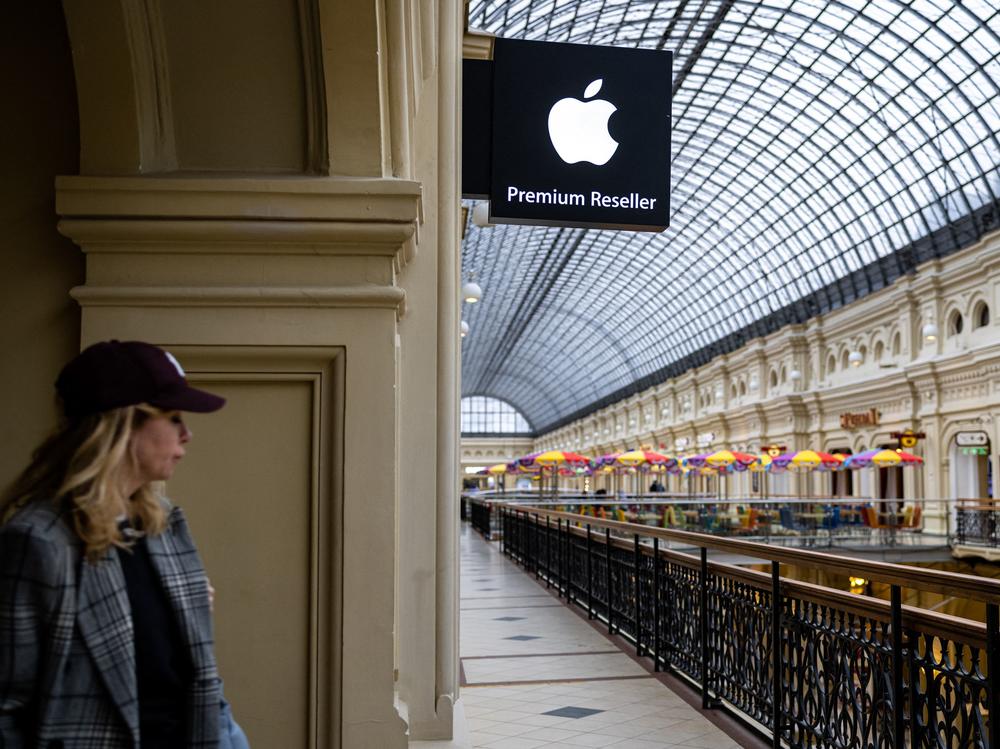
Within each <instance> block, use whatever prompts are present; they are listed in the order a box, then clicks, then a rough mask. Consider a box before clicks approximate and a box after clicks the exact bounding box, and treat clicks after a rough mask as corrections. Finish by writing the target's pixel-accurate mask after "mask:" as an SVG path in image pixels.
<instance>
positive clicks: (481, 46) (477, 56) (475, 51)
mask: <svg viewBox="0 0 1000 749" xmlns="http://www.w3.org/2000/svg"><path fill="white" fill-rule="evenodd" d="M493 39H494V37H493V35H492V34H490V33H488V32H486V31H476V30H475V29H469V30H467V31H466V32H465V34H464V35H463V37H462V57H463V58H465V59H466V60H492V59H493Z"/></svg>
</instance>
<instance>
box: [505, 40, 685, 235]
mask: <svg viewBox="0 0 1000 749" xmlns="http://www.w3.org/2000/svg"><path fill="white" fill-rule="evenodd" d="M672 61H673V55H672V53H670V52H664V51H656V50H648V49H631V48H622V47H600V46H589V45H582V44H562V43H553V42H529V41H523V40H519V39H503V38H498V39H497V40H496V41H495V43H494V49H493V81H492V86H493V99H492V117H493V122H492V148H491V155H490V163H491V168H490V172H491V174H490V221H491V223H510V224H538V225H548V226H592V227H598V228H618V229H633V230H639V231H662V230H663V229H665V228H666V227H667V225H668V224H669V216H670V97H671V85H672V80H673V74H672Z"/></svg>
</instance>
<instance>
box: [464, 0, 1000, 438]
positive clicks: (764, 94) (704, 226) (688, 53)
mask: <svg viewBox="0 0 1000 749" xmlns="http://www.w3.org/2000/svg"><path fill="white" fill-rule="evenodd" d="M469 27H470V28H477V29H481V30H485V31H488V32H490V33H493V34H495V35H496V36H502V37H515V38H523V39H535V40H550V41H562V42H575V43H584V44H605V45H614V46H629V47H644V48H654V49H670V50H672V51H673V52H674V56H675V57H674V76H675V77H674V82H673V104H672V122H671V129H672V171H671V181H672V186H671V225H670V228H669V229H667V230H666V231H664V232H662V233H660V234H641V233H629V232H617V231H603V230H595V229H574V228H547V227H526V226H496V227H489V228H478V227H476V226H474V225H473V224H472V223H471V222H470V224H469V225H468V226H467V228H466V234H465V239H464V241H463V245H462V267H463V270H464V271H465V272H472V273H474V274H475V276H476V280H477V281H478V282H479V283H480V284H481V285H482V287H483V290H484V294H483V299H482V301H481V303H479V304H475V305H469V306H466V308H465V310H464V315H463V317H464V319H465V320H466V321H467V322H468V323H469V325H470V327H471V333H470V335H469V336H467V337H466V338H465V339H464V341H463V354H462V380H463V386H462V391H463V396H470V395H486V396H492V397H496V398H500V399H502V400H504V401H507V402H509V403H510V404H512V405H513V406H514V407H516V408H517V409H518V410H519V411H521V412H522V413H523V414H524V416H525V417H526V418H527V420H528V421H529V422H530V423H531V425H532V426H533V428H534V430H535V433H536V434H542V433H545V432H547V431H550V430H552V429H554V428H557V427H559V426H561V425H563V424H565V423H568V422H570V421H572V420H574V419H577V418H580V417H582V416H584V415H586V414H588V413H590V412H593V411H595V410H597V409H599V408H602V407H603V406H605V405H607V404H609V403H612V402H614V401H616V400H619V399H621V398H623V397H626V396H628V395H630V394H632V393H635V392H639V391H641V390H643V389H646V388H648V387H650V386H652V385H655V384H657V383H659V382H662V381H664V380H666V379H668V378H669V377H673V376H677V375H679V374H681V373H682V372H683V371H685V370H687V369H689V368H691V367H693V366H699V365H701V364H704V363H707V362H708V361H710V360H711V359H712V358H714V357H715V356H718V355H719V354H721V353H724V352H726V351H731V350H734V349H736V348H738V347H739V346H742V345H743V344H745V343H746V342H747V341H749V340H751V339H752V338H754V337H757V336H760V335H766V334H767V333H770V332H772V331H774V330H777V329H778V328H780V327H782V326H783V325H787V324H789V323H795V322H804V321H805V320H807V319H809V318H810V317H813V316H815V315H817V314H820V313H823V312H825V311H828V310H831V309H835V308H837V307H840V306H843V305H845V304H848V303H850V302H852V301H854V300H856V299H859V298H861V297H863V296H864V295H866V294H868V293H871V292H872V291H875V290H878V289H880V288H883V287H885V286H887V285H888V284H890V283H892V282H893V281H894V280H895V279H897V278H899V277H900V276H901V275H903V274H905V273H909V272H912V271H913V270H914V269H915V267H916V266H917V265H918V264H919V263H921V262H924V261H925V260H928V259H930V258H934V257H941V256H944V255H946V254H948V253H950V252H954V251H956V250H958V249H961V248H962V247H966V246H969V245H970V244H973V243H975V242H976V241H978V240H979V239H980V238H981V237H982V236H983V235H984V234H985V233H986V232H988V231H991V230H993V229H996V228H997V227H998V225H1000V214H998V209H1000V197H998V196H1000V6H996V5H995V4H993V3H991V2H983V1H982V0H975V1H970V2H952V1H951V0H912V1H910V2H901V1H899V0H868V1H867V2H852V3H848V2H817V1H813V2H809V1H805V0H788V1H785V2H776V1H772V2H755V1H754V2H750V1H743V0H697V1H695V0H670V1H667V0H657V1H645V0H583V1H582V2H581V1H580V0H517V1H515V2H495V1H489V0H472V2H471V3H470V6H469ZM470 216H471V211H470Z"/></svg>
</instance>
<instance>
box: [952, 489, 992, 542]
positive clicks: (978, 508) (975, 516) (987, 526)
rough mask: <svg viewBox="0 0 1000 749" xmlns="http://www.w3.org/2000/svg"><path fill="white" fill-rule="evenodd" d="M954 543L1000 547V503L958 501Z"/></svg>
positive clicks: (987, 500) (979, 500)
mask: <svg viewBox="0 0 1000 749" xmlns="http://www.w3.org/2000/svg"><path fill="white" fill-rule="evenodd" d="M952 543H955V544H959V545H962V546H989V547H993V548H997V547H1000V503H998V502H997V501H996V500H990V499H976V500H958V503H957V504H956V506H955V535H954V536H953V538H952Z"/></svg>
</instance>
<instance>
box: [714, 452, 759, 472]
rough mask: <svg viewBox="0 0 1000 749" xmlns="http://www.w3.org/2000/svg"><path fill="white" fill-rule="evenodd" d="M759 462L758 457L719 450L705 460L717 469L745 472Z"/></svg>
mask: <svg viewBox="0 0 1000 749" xmlns="http://www.w3.org/2000/svg"><path fill="white" fill-rule="evenodd" d="M756 462H757V456H756V455H750V454H748V453H738V452H732V451H731V450H719V451H718V452H714V453H712V454H711V455H709V456H707V457H706V458H705V463H707V464H708V465H710V466H714V467H715V468H726V469H729V470H733V471H745V470H746V469H747V468H749V467H750V466H751V465H753V464H754V463H756Z"/></svg>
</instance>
